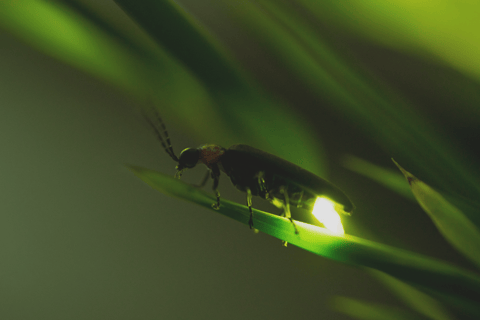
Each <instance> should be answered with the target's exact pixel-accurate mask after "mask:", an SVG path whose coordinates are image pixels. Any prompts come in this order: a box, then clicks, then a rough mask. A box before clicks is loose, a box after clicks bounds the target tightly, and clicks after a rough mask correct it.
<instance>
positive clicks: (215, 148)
mask: <svg viewBox="0 0 480 320" xmlns="http://www.w3.org/2000/svg"><path fill="white" fill-rule="evenodd" d="M198 149H199V150H200V159H199V160H200V161H201V162H202V163H203V164H205V165H206V166H207V167H209V168H210V167H211V166H212V165H214V164H217V163H218V162H219V161H220V158H221V157H222V155H223V154H224V153H225V149H224V148H222V147H220V146H219V145H216V144H206V145H203V146H201V147H200V148H198Z"/></svg>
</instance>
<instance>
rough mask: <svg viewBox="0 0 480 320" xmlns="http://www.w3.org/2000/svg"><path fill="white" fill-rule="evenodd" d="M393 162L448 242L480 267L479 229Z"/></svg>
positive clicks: (443, 199)
mask: <svg viewBox="0 0 480 320" xmlns="http://www.w3.org/2000/svg"><path fill="white" fill-rule="evenodd" d="M392 160H393V159H392ZM393 162H394V163H395V164H396V165H397V167H398V168H399V169H400V171H401V172H402V173H403V175H404V176H405V178H406V179H407V182H408V184H409V185H410V188H411V189H412V192H413V195H414V196H415V198H416V199H417V201H418V203H419V204H420V206H421V207H422V209H423V210H424V211H425V212H426V213H427V214H428V215H429V217H430V218H431V219H432V221H433V223H434V224H435V226H436V227H437V228H438V230H439V231H440V232H441V234H442V235H443V236H444V237H445V239H446V240H447V241H448V242H450V244H451V245H453V246H454V247H455V248H456V249H457V250H458V251H459V252H461V253H462V254H463V255H464V256H465V257H467V258H469V259H470V260H471V261H473V262H475V263H476V264H477V266H480V232H479V230H478V228H477V227H476V226H475V225H474V224H473V223H472V222H471V221H470V220H469V219H468V218H467V217H466V216H465V215H464V214H463V212H462V211H461V210H460V209H458V208H457V207H455V206H454V205H452V204H451V203H450V202H448V201H447V200H445V198H444V197H443V196H442V195H441V194H440V193H438V192H437V191H435V190H434V189H432V188H431V187H430V186H428V185H427V184H425V183H424V182H422V181H420V180H418V179H417V178H416V177H415V176H414V175H412V174H411V173H410V172H408V171H406V170H405V169H403V168H402V167H401V166H400V165H399V164H398V163H397V162H396V161H395V160H393Z"/></svg>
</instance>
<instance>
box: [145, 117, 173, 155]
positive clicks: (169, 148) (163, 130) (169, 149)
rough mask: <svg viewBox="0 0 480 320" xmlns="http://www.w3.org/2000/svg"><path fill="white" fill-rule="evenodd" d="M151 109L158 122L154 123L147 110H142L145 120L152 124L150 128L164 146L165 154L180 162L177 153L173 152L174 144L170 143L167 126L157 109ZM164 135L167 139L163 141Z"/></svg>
mask: <svg viewBox="0 0 480 320" xmlns="http://www.w3.org/2000/svg"><path fill="white" fill-rule="evenodd" d="M151 109H152V112H153V114H154V115H155V119H156V122H154V121H152V119H151V118H150V117H149V116H148V115H147V114H146V113H145V110H143V109H142V111H143V117H144V118H145V120H146V121H147V122H148V123H149V124H150V126H151V127H152V128H153V130H154V131H155V134H156V135H157V137H158V140H160V142H161V143H162V146H163V149H164V150H165V152H166V153H167V154H168V155H169V156H170V157H171V158H172V159H173V160H175V161H176V162H178V158H177V156H176V155H175V152H173V147H172V143H171V141H170V137H169V136H168V131H167V127H165V124H164V123H163V120H162V118H161V117H160V115H159V114H158V112H157V110H155V108H151ZM160 128H161V129H160ZM162 133H163V135H164V136H165V139H163V137H162ZM165 141H166V143H165Z"/></svg>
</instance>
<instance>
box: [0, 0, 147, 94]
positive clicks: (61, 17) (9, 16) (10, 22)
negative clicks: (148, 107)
mask: <svg viewBox="0 0 480 320" xmlns="http://www.w3.org/2000/svg"><path fill="white" fill-rule="evenodd" d="M0 25H1V26H3V27H4V28H6V29H7V30H9V31H11V32H12V33H14V34H15V35H17V36H19V37H20V38H22V39H23V40H25V41H26V42H28V43H29V44H31V45H33V46H35V47H36V48H38V49H40V50H42V51H43V52H45V53H47V54H49V55H51V56H54V57H56V58H58V59H60V60H62V61H64V62H67V63H69V64H72V65H75V66H76V67H78V68H80V69H82V70H84V71H86V72H89V73H93V74H95V75H96V76H99V77H101V78H103V79H105V80H107V81H109V82H111V83H114V84H116V85H119V86H121V87H131V86H132V83H138V84H137V85H136V86H135V87H134V88H135V90H139V88H140V86H141V84H142V82H143V81H141V79H140V78H139V77H138V73H137V72H136V69H138V68H141V69H142V68H143V67H142V66H141V65H139V64H138V63H136V62H135V60H134V59H133V58H132V56H131V55H130V54H129V53H128V52H125V50H122V48H121V46H119V45H118V44H117V43H115V42H114V41H112V40H111V39H110V38H109V37H108V36H106V35H105V34H104V33H102V32H100V31H99V30H97V29H95V28H94V27H93V26H92V25H91V24H90V23H89V22H88V21H86V20H85V19H83V18H82V17H81V16H79V15H78V14H76V13H75V12H74V11H72V10H68V8H67V7H64V6H62V5H61V4H60V3H51V2H47V1H32V0H25V1H7V3H1V4H0Z"/></svg>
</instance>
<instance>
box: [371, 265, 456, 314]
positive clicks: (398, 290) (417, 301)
mask: <svg viewBox="0 0 480 320" xmlns="http://www.w3.org/2000/svg"><path fill="white" fill-rule="evenodd" d="M370 273H371V274H372V275H373V276H374V277H376V278H377V279H379V280H380V281H381V282H382V283H383V284H385V285H386V286H387V287H388V288H390V290H392V291H393V292H394V293H395V294H396V295H397V296H398V297H399V298H400V299H401V300H402V301H404V302H405V303H406V304H407V305H409V306H410V307H411V308H412V309H413V310H416V311H417V312H418V313H419V314H422V315H424V316H425V317H427V318H428V319H433V320H452V319H453V318H452V316H451V315H450V314H449V312H448V311H447V310H446V309H445V308H444V306H443V305H441V304H440V303H439V302H438V301H436V300H435V299H433V298H432V297H430V296H428V295H427V294H425V293H423V292H421V291H419V290H417V289H415V288H414V287H412V286H410V285H408V284H406V283H404V282H402V281H400V280H398V279H396V278H394V277H392V276H389V275H388V274H386V273H383V272H379V271H377V270H373V269H370Z"/></svg>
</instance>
